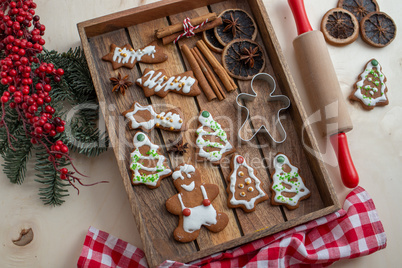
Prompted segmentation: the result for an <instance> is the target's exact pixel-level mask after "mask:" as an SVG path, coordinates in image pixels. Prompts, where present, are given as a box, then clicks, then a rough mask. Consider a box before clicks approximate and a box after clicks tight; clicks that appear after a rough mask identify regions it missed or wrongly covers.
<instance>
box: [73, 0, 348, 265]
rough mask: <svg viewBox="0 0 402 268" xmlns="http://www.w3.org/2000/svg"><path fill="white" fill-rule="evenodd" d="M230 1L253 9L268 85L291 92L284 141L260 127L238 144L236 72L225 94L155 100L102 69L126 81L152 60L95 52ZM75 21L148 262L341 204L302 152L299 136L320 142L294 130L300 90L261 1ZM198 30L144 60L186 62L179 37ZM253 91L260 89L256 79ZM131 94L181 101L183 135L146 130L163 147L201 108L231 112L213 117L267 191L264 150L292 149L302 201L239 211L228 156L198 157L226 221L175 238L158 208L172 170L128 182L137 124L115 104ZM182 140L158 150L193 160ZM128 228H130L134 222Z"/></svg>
mask: <svg viewBox="0 0 402 268" xmlns="http://www.w3.org/2000/svg"><path fill="white" fill-rule="evenodd" d="M228 8H241V9H244V10H246V11H248V12H249V14H251V15H252V16H253V17H254V19H255V20H256V22H257V25H258V27H259V34H258V37H257V42H259V43H260V44H262V45H263V46H264V47H265V55H266V62H267V64H266V70H265V72H267V73H269V74H271V75H273V76H274V77H275V80H276V82H277V90H276V92H275V93H276V94H285V95H287V96H288V97H289V98H290V99H291V103H292V105H291V108H290V109H289V110H288V111H287V112H285V113H283V114H282V115H283V116H282V123H283V125H284V128H285V130H286V132H287V134H288V137H287V140H286V141H285V142H284V143H283V144H281V145H278V146H276V147H273V146H270V145H267V144H269V140H268V139H267V137H266V136H258V139H257V141H256V143H254V144H249V145H244V144H243V145H242V144H241V143H240V142H239V140H238V139H237V131H238V129H239V127H240V126H241V123H242V121H241V120H240V118H241V119H244V115H242V114H241V113H240V112H239V110H238V108H237V105H236V104H235V99H236V96H237V94H238V92H249V90H250V82H249V81H248V82H245V81H237V83H238V85H239V91H238V92H232V93H227V98H226V99H225V100H224V101H222V102H218V101H213V102H207V100H206V97H205V96H204V95H203V94H202V95H200V96H198V97H196V98H193V97H183V96H181V95H178V94H174V93H170V94H168V96H167V97H166V98H163V99H162V98H159V97H157V96H152V97H150V98H145V97H144V94H143V91H142V89H140V88H139V87H137V86H133V87H131V88H129V90H128V91H127V92H126V95H125V96H122V95H121V94H115V93H112V90H111V89H112V86H111V83H110V81H109V78H110V77H112V76H113V77H116V76H117V73H118V72H120V73H122V75H126V74H128V75H129V77H130V80H131V81H135V79H137V78H138V77H140V76H141V73H142V71H143V70H144V69H145V68H146V67H147V66H150V65H147V64H137V66H136V67H134V68H133V69H131V70H129V69H125V68H120V69H118V70H116V71H113V69H112V65H111V64H110V63H109V62H104V61H102V60H101V57H102V56H103V55H105V54H107V53H108V52H109V46H110V44H111V43H115V44H117V45H124V44H126V43H130V44H131V45H132V46H133V47H134V48H140V47H143V46H144V45H146V44H148V43H149V42H151V41H152V40H153V39H154V35H153V34H154V31H155V29H158V28H161V27H163V26H167V25H169V24H174V23H178V22H181V21H182V20H183V19H184V18H185V17H190V18H191V17H196V16H199V15H202V14H205V13H207V12H211V11H212V12H216V13H217V14H219V13H220V12H221V11H223V10H225V9H228ZM78 30H79V33H80V37H81V41H82V45H83V48H84V51H85V56H86V59H87V61H88V64H89V67H90V70H91V75H92V79H93V82H94V85H95V88H96V92H97V94H98V98H99V105H100V107H101V110H102V112H103V115H104V117H105V122H106V125H107V128H108V131H109V136H110V140H111V144H112V146H113V149H114V152H115V155H116V158H117V160H118V165H119V169H120V172H121V175H122V177H123V182H124V185H125V188H126V191H127V194H128V197H129V201H130V203H131V207H132V212H133V214H134V217H135V221H136V224H137V228H138V230H139V233H140V235H141V239H142V243H143V246H144V251H145V254H146V257H147V260H148V263H149V265H150V266H156V265H158V264H160V263H162V262H163V261H164V260H167V259H170V260H175V261H180V262H189V261H192V260H195V259H198V258H201V257H204V256H207V255H209V254H213V253H216V252H219V251H222V250H226V249H229V248H232V247H235V246H238V245H241V244H244V243H247V242H250V241H253V240H255V239H258V238H261V237H265V236H267V235H270V234H273V233H276V232H278V231H281V230H285V229H287V228H290V227H293V226H296V225H299V224H302V223H305V222H307V221H310V220H312V219H316V218H318V217H321V216H324V215H327V214H329V213H332V212H334V211H337V210H339V209H340V205H339V203H338V199H337V197H336V194H335V192H334V189H333V186H332V183H331V181H330V179H329V175H328V173H327V170H326V169H325V167H324V166H323V164H322V163H321V162H320V161H319V160H318V158H317V157H316V156H315V155H311V154H309V153H305V152H304V150H303V146H304V145H307V146H309V147H310V148H313V149H314V150H315V151H316V152H318V151H319V150H318V145H317V141H316V139H315V138H314V136H313V135H312V131H311V129H310V128H308V127H307V128H305V129H304V130H303V131H304V133H303V134H304V135H303V137H304V138H303V139H304V140H303V141H301V139H300V137H302V135H301V134H302V133H301V130H302V129H303V128H302V126H303V122H304V121H306V118H307V116H306V114H305V111H304V109H303V106H302V105H301V103H300V97H299V95H298V93H297V90H296V88H295V84H294V82H293V79H292V77H291V74H290V73H289V69H288V67H287V65H286V62H285V60H284V57H283V55H282V52H281V49H280V47H279V44H278V41H277V39H276V36H275V33H274V30H273V28H272V25H271V23H270V20H269V18H268V15H267V13H266V10H265V7H264V4H263V2H262V1H261V0H248V1H244V0H226V1H223V0H197V1H193V0H170V1H162V2H157V3H153V4H150V5H146V6H141V7H138V8H134V9H130V10H126V11H123V12H119V13H115V14H111V15H107V16H104V17H101V18H97V19H93V20H89V21H85V22H82V23H79V24H78ZM199 38H200V37H199V36H197V37H194V38H188V39H187V38H184V39H182V40H180V41H179V44H178V46H177V45H173V44H170V45H167V46H165V47H164V49H165V52H166V53H167V54H168V55H169V59H168V61H166V62H164V63H161V64H156V65H152V66H150V68H154V69H159V68H165V69H166V70H167V71H168V73H169V74H171V75H173V74H178V73H182V72H184V71H185V70H186V69H189V68H188V64H187V62H186V61H185V59H184V58H183V56H182V55H181V51H180V49H179V46H180V45H182V44H187V45H188V46H189V47H193V46H194V44H195V41H196V40H198V39H199ZM217 57H218V55H217ZM260 90H264V89H263V88H260ZM261 92H262V91H261ZM266 94H268V92H266ZM261 100H263V99H261ZM134 101H138V102H140V103H141V104H143V105H144V104H145V105H146V104H150V103H152V104H154V105H165V104H170V105H174V106H178V107H181V109H182V111H183V112H184V116H185V118H186V119H187V120H188V122H189V124H188V128H189V131H187V132H185V133H182V134H173V133H170V132H167V131H159V130H158V131H153V132H152V133H151V134H150V136H151V140H153V142H154V143H156V144H160V145H162V146H164V145H165V144H166V143H168V142H169V139H174V140H175V139H177V138H178V137H179V136H180V135H182V136H183V139H184V140H185V142H189V144H193V143H194V140H195V136H194V132H195V131H194V130H195V129H196V128H197V120H196V118H197V116H198V114H199V112H200V110H201V109H202V110H209V111H210V112H211V113H212V115H214V116H215V118H216V117H218V116H221V115H226V116H229V117H231V119H232V122H226V121H225V122H222V121H221V122H220V123H221V124H222V126H223V127H224V128H226V129H228V132H229V135H230V136H231V138H232V141H233V144H234V145H235V146H236V147H237V152H238V153H240V154H243V155H245V156H246V159H253V162H252V165H253V166H255V167H257V171H258V174H259V177H260V178H261V179H262V181H263V182H264V188H265V190H266V192H268V193H269V186H270V183H271V177H270V175H271V172H272V159H273V157H274V156H275V155H276V153H277V152H283V153H285V154H286V155H288V156H289V157H290V159H291V161H292V162H293V164H294V165H296V166H297V167H299V170H300V174H301V176H303V177H304V178H305V180H306V185H307V187H308V188H309V189H310V190H311V193H312V194H311V197H310V198H309V199H307V200H304V201H302V202H300V207H299V208H298V209H296V210H293V211H290V210H288V209H286V208H283V207H280V206H272V205H271V204H270V202H269V201H267V202H263V203H261V204H259V205H258V206H257V209H256V211H255V212H253V213H244V212H243V211H242V210H241V209H228V207H227V201H226V199H227V194H226V191H225V189H226V183H225V177H226V176H227V175H228V174H229V172H230V170H229V165H228V161H226V162H224V163H223V164H222V165H221V167H216V166H212V165H210V164H202V163H201V164H200V163H197V164H196V167H197V168H198V169H200V171H201V173H202V174H203V181H204V182H206V183H208V182H209V183H215V184H217V185H219V188H220V194H219V196H218V198H217V199H216V200H215V201H214V206H215V207H216V208H217V210H220V211H224V212H226V213H227V214H228V215H229V219H230V220H229V224H228V226H227V227H226V228H225V229H224V230H223V231H222V232H220V233H211V232H209V231H207V230H206V229H205V228H202V230H201V233H200V235H199V237H198V239H197V240H196V241H194V242H191V243H184V244H183V243H180V242H176V241H175V240H174V239H173V230H174V229H175V228H176V226H177V224H178V217H177V216H174V215H172V214H170V213H169V212H167V210H166V209H165V201H166V200H167V199H168V198H169V197H171V196H173V195H175V194H176V193H177V192H176V189H175V188H174V186H173V183H172V181H171V179H170V178H167V179H165V180H163V181H162V183H161V187H160V188H157V189H155V190H149V189H148V188H146V187H145V186H136V187H133V186H132V185H131V183H130V170H129V161H130V159H129V158H130V157H129V155H130V153H131V152H132V151H133V145H132V138H133V136H134V134H135V131H130V130H129V129H128V127H126V124H125V121H124V118H123V117H122V116H121V113H122V112H123V111H125V110H127V109H128V108H130V107H131V105H132V103H133V102H134ZM247 105H248V108H249V109H250V110H251V114H253V113H254V112H256V111H258V114H261V113H262V114H263V115H266V117H267V118H270V117H271V115H272V114H273V112H274V111H275V105H266V104H265V103H264V102H263V101H257V102H254V103H252V104H251V103H247ZM218 121H219V119H218ZM229 124H231V125H229ZM252 124H253V125H255V126H256V127H258V122H257V121H256V120H253V121H252ZM303 144H304V145H303ZM259 145H261V146H259ZM190 147H191V148H190V149H189V151H188V152H187V153H186V154H185V155H184V157H177V156H174V155H172V154H167V153H166V151H164V152H165V155H166V156H168V158H169V161H170V162H169V163H170V165H171V167H172V169H174V168H175V167H176V166H177V165H179V164H180V163H182V162H183V161H185V162H187V163H193V162H194V159H195V148H194V146H190ZM228 159H229V158H227V160H228ZM133 228H135V227H134V226H133Z"/></svg>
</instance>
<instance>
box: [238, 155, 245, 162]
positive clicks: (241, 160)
mask: <svg viewBox="0 0 402 268" xmlns="http://www.w3.org/2000/svg"><path fill="white" fill-rule="evenodd" d="M243 162H244V158H243V156H239V157H237V163H239V164H242V163H243Z"/></svg>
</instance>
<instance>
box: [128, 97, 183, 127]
mask: <svg viewBox="0 0 402 268" xmlns="http://www.w3.org/2000/svg"><path fill="white" fill-rule="evenodd" d="M123 115H124V116H125V117H126V118H127V119H129V120H130V128H131V129H138V128H140V129H141V130H143V131H150V130H152V129H153V128H154V127H157V128H160V129H164V130H169V131H183V130H185V129H186V126H185V124H184V120H183V115H182V113H181V110H180V109H179V108H175V109H170V110H169V111H166V112H161V113H156V112H155V110H154V109H153V107H152V105H146V106H142V105H141V104H139V103H138V102H134V104H133V107H132V108H131V109H130V110H127V111H125V112H123Z"/></svg>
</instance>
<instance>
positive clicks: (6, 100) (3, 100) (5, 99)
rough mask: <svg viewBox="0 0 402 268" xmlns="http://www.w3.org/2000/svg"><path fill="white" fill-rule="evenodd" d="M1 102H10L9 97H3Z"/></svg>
mask: <svg viewBox="0 0 402 268" xmlns="http://www.w3.org/2000/svg"><path fill="white" fill-rule="evenodd" d="M1 102H2V103H6V102H8V97H7V96H2V97H1ZM63 128H64V127H63Z"/></svg>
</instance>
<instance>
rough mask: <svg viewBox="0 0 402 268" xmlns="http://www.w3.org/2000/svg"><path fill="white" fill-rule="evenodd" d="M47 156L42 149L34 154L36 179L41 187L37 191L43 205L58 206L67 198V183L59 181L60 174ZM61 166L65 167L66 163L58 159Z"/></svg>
mask: <svg viewBox="0 0 402 268" xmlns="http://www.w3.org/2000/svg"><path fill="white" fill-rule="evenodd" d="M48 157H49V154H48V153H47V152H46V150H45V149H44V148H43V149H41V150H39V151H38V152H37V153H36V164H35V170H36V171H37V173H36V176H37V177H38V179H35V181H37V182H39V183H41V184H42V185H43V187H41V188H40V189H39V196H40V199H41V200H42V201H43V203H44V204H45V205H53V206H59V205H61V204H63V203H64V202H65V200H64V198H65V197H67V196H69V194H68V190H67V189H65V188H66V187H68V186H70V184H69V183H67V182H64V181H63V180H62V179H60V174H59V173H58V172H57V171H56V170H55V168H54V166H53V164H52V163H51V162H50V161H49V160H48ZM59 163H61V166H66V165H67V162H66V161H65V160H64V159H60V160H59Z"/></svg>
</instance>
